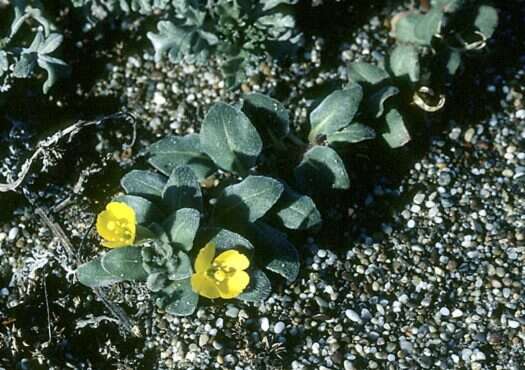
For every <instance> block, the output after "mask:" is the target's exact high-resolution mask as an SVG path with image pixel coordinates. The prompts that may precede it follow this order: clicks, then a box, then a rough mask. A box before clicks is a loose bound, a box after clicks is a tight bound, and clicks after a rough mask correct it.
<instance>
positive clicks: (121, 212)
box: [106, 202, 137, 225]
mask: <svg viewBox="0 0 525 370" xmlns="http://www.w3.org/2000/svg"><path fill="white" fill-rule="evenodd" d="M106 210H108V212H110V213H111V214H112V215H113V217H115V218H117V219H125V220H126V221H127V222H128V223H129V224H133V225H135V224H136V223H137V218H136V216H135V211H134V210H133V208H131V207H130V206H128V205H127V204H126V203H123V202H110V203H108V205H107V206H106Z"/></svg>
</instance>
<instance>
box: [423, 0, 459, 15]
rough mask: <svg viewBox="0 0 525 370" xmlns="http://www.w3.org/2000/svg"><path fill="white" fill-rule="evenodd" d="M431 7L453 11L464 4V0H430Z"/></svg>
mask: <svg viewBox="0 0 525 370" xmlns="http://www.w3.org/2000/svg"><path fill="white" fill-rule="evenodd" d="M430 4H431V5H432V7H437V8H442V9H443V11H445V12H450V13H453V12H455V11H457V10H459V9H460V8H461V6H463V5H464V4H465V0H431V1H430Z"/></svg>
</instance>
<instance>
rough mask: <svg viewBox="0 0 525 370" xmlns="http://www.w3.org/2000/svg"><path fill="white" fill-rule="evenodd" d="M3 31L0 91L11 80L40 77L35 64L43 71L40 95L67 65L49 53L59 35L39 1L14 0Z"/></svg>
mask: <svg viewBox="0 0 525 370" xmlns="http://www.w3.org/2000/svg"><path fill="white" fill-rule="evenodd" d="M9 9H10V10H12V14H13V16H12V18H11V19H10V26H9V27H8V29H7V30H6V32H7V34H5V35H3V36H2V35H0V36H1V38H0V92H5V91H7V90H8V89H9V88H10V87H11V85H12V82H13V80H14V79H19V78H21V79H27V78H33V77H36V78H40V74H39V73H38V69H37V67H39V68H41V69H42V70H44V71H45V72H46V73H47V78H46V79H45V81H44V84H43V87H42V90H43V92H44V94H47V93H48V92H49V89H50V88H51V87H52V86H53V85H54V84H55V83H56V81H57V79H58V78H59V77H61V76H64V75H67V74H68V71H69V67H68V65H67V64H66V63H65V62H64V61H63V60H61V59H59V58H56V57H55V56H53V55H52V54H53V53H54V52H56V50H57V49H58V47H59V46H60V45H61V44H62V41H63V36H62V35H61V34H60V33H59V32H57V30H56V27H55V25H54V24H53V23H52V22H51V21H50V20H49V19H48V18H47V17H46V15H45V13H44V10H43V7H42V4H41V3H40V2H39V1H30V0H14V1H13V2H12V4H11V7H10V8H9Z"/></svg>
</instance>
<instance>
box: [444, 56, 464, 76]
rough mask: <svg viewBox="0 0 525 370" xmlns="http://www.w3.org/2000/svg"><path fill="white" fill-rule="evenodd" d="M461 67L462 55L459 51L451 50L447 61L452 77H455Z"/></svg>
mask: <svg viewBox="0 0 525 370" xmlns="http://www.w3.org/2000/svg"><path fill="white" fill-rule="evenodd" d="M460 66H461V53H460V52H459V51H457V50H451V51H450V53H449V56H448V60H447V71H448V73H449V74H450V75H455V74H456V72H457V71H458V69H459V67H460Z"/></svg>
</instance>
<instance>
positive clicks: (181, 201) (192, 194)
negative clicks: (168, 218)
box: [162, 166, 202, 211]
mask: <svg viewBox="0 0 525 370" xmlns="http://www.w3.org/2000/svg"><path fill="white" fill-rule="evenodd" d="M162 200H163V202H164V204H165V205H166V206H167V208H168V209H170V210H172V211H176V210H178V209H181V208H194V209H197V210H202V191H201V187H200V185H199V180H198V179H197V176H195V173H194V172H193V171H192V169H191V168H190V167H188V166H180V167H177V168H175V169H174V170H173V172H172V173H171V175H170V177H169V179H168V182H167V183H166V185H165V187H164V190H163V191H162Z"/></svg>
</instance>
